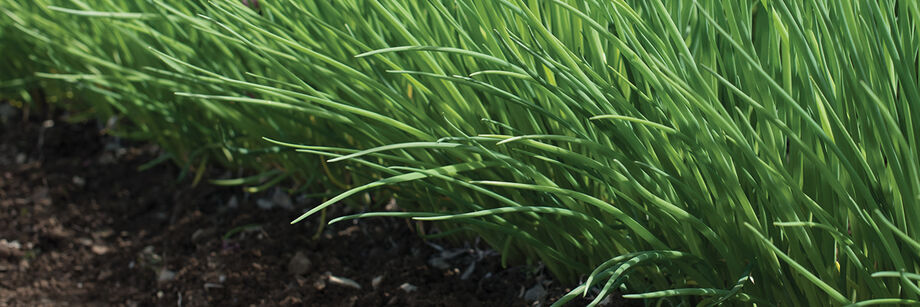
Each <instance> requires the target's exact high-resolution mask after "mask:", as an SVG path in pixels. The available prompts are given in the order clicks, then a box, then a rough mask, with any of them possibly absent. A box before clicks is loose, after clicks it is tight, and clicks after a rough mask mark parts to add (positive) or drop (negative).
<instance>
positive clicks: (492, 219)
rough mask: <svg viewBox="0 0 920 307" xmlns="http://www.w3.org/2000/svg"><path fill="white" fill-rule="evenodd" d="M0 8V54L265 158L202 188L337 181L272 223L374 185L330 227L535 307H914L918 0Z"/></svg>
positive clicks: (165, 136) (176, 138) (168, 135)
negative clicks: (412, 242) (439, 245)
mask: <svg viewBox="0 0 920 307" xmlns="http://www.w3.org/2000/svg"><path fill="white" fill-rule="evenodd" d="M0 3H2V4H3V5H0V13H2V14H3V15H4V16H3V18H0V29H3V32H2V33H0V39H2V42H3V47H2V48H3V50H4V52H13V53H16V54H17V55H15V56H7V57H6V58H8V60H6V61H7V62H5V63H3V64H2V65H3V66H0V67H18V66H17V65H19V66H23V65H26V66H28V67H30V68H32V69H34V70H35V72H36V73H35V74H34V76H35V77H37V78H41V79H54V80H64V81H66V82H70V83H71V84H72V85H73V88H75V89H78V90H81V93H82V95H85V97H87V99H88V100H90V101H91V102H92V107H91V109H90V111H91V112H94V114H98V115H99V116H111V115H115V114H117V115H118V116H121V117H123V118H125V119H126V120H128V121H130V122H131V123H133V128H134V129H131V130H128V132H122V133H125V134H128V135H130V136H135V137H139V138H144V139H149V140H154V141H156V142H158V143H160V144H162V145H163V147H164V148H166V149H167V150H168V152H169V153H170V156H167V158H170V159H172V160H173V161H175V162H177V163H179V164H181V165H184V166H188V167H189V168H190V169H196V170H198V171H201V170H203V169H204V167H205V166H206V165H208V164H209V163H210V162H216V163H219V164H223V165H224V166H230V167H245V168H249V169H253V170H257V171H263V172H264V173H262V174H261V175H258V176H254V177H249V178H242V179H238V180H231V181H218V182H219V183H220V182H224V183H227V182H236V183H253V182H261V181H260V180H263V179H270V180H269V181H268V182H269V183H276V182H279V181H281V180H285V179H292V180H294V182H297V183H300V184H302V185H306V184H307V183H310V182H312V180H313V179H317V178H320V177H322V178H325V179H324V180H320V181H319V184H321V185H325V187H326V189H330V190H335V191H339V192H341V193H340V194H338V195H337V196H335V197H331V198H329V199H328V200H326V201H325V202H323V203H322V204H320V205H318V206H316V207H314V208H312V209H310V210H309V211H307V212H306V213H305V214H304V215H303V216H299V217H297V218H296V219H295V220H294V221H295V222H297V221H300V220H302V219H304V218H308V217H310V216H312V215H314V214H316V213H321V212H324V209H325V208H327V207H328V206H331V205H335V204H337V203H339V202H340V201H343V200H345V199H347V198H348V197H350V196H352V195H356V194H360V193H366V192H374V193H381V194H380V195H394V196H396V197H399V198H402V199H405V200H406V201H404V202H403V204H405V206H404V207H405V208H408V209H409V210H410V211H406V212H373V211H369V212H366V213H362V214H357V215H352V216H344V217H337V218H335V219H333V220H331V221H330V222H339V221H343V220H348V219H355V218H362V217H401V218H411V219H415V220H421V221H436V222H437V223H438V225H441V226H442V228H443V229H450V230H449V231H447V232H446V233H447V234H453V233H463V232H469V233H471V234H475V235H478V236H480V237H482V238H483V239H484V240H485V241H487V242H488V243H489V244H491V245H492V246H494V247H495V248H496V249H498V250H500V251H501V252H502V257H503V260H504V259H506V258H507V259H530V260H539V261H542V262H543V263H545V264H546V265H547V267H548V268H549V269H550V270H551V271H552V272H553V273H554V274H555V275H556V276H557V277H558V278H560V279H563V280H566V281H569V282H574V281H576V280H581V281H582V284H581V286H579V287H577V288H575V289H574V290H572V292H570V293H569V294H568V295H566V296H565V297H563V298H562V299H561V300H560V301H559V302H558V304H560V305H561V304H564V303H565V302H567V301H569V300H571V299H572V298H574V297H577V296H581V295H593V296H595V297H596V298H597V299H595V300H594V302H592V304H595V303H597V302H599V301H600V300H601V299H602V298H603V297H604V296H606V295H607V294H609V293H611V292H612V291H617V292H624V293H628V294H626V295H624V297H627V298H631V299H641V300H643V301H644V302H646V303H648V304H656V303H670V304H671V305H678V304H684V303H699V304H703V305H706V304H722V303H727V304H737V305H750V304H756V305H782V306H826V305H848V304H857V305H871V304H916V303H918V301H917V298H918V296H920V287H918V285H917V281H918V280H920V266H918V265H920V243H918V242H917V240H918V238H920V228H918V227H917V226H916V225H920V206H918V203H920V172H918V168H920V159H918V154H920V150H918V148H920V147H918V146H917V142H918V141H920V136H918V135H917V134H918V131H920V122H918V120H917V119H914V118H913V114H914V113H917V109H918V107H920V106H918V101H920V92H918V86H920V84H918V74H917V72H918V68H920V67H918V65H920V64H918V49H920V41H918V35H917V34H918V30H920V28H918V27H920V24H918V18H920V4H918V3H917V2H913V1H894V0H881V1H823V0H805V1H783V0H771V1H714V0H695V1H661V0H652V1H631V0H614V1H595V0H586V1H564V0H495V1H491V0H490V1H472V0H453V1H448V0H425V1H394V0H343V1H293V0H290V1H286V0H275V1H259V2H256V1H252V4H253V5H256V3H257V5H258V11H255V10H253V9H252V8H251V7H250V6H248V5H249V4H250V3H249V1H242V2H240V1H209V2H205V1H183V2H168V1H162V0H147V1H139V0H135V1H129V0H102V1H95V2H94V3H92V5H90V4H88V3H85V2H82V1H77V0H71V1H65V0H36V1H32V2H21V1H12V0H0ZM20 44H21V45H22V46H27V49H26V48H19V49H17V47H11V45H17V46H18V45H20ZM7 50H12V51H7ZM23 63H25V64H23ZM17 80H18V79H17ZM23 80H25V79H23ZM8 83H9V82H7V83H3V84H8ZM317 174H318V175H317ZM263 181H264V180H263ZM381 197H383V196H381ZM372 209H373V208H372ZM580 278H581V279H580Z"/></svg>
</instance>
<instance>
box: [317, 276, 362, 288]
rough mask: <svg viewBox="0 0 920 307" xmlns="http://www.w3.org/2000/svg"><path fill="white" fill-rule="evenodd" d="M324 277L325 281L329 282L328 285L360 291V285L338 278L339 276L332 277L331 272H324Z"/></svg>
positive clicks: (347, 279)
mask: <svg viewBox="0 0 920 307" xmlns="http://www.w3.org/2000/svg"><path fill="white" fill-rule="evenodd" d="M325 275H326V279H328V280H329V283H331V284H333V285H339V286H343V287H350V288H355V289H358V290H361V285H360V284H358V283H357V282H355V281H354V280H351V279H349V278H345V277H339V276H335V275H332V273H331V272H326V274H325Z"/></svg>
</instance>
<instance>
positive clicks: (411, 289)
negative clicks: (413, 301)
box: [399, 283, 418, 293]
mask: <svg viewBox="0 0 920 307" xmlns="http://www.w3.org/2000/svg"><path fill="white" fill-rule="evenodd" d="M399 289H400V290H403V291H406V293H412V292H415V290H418V287H416V286H414V285H412V284H410V283H403V284H402V285H399Z"/></svg>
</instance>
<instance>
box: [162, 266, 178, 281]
mask: <svg viewBox="0 0 920 307" xmlns="http://www.w3.org/2000/svg"><path fill="white" fill-rule="evenodd" d="M175 277H176V272H173V271H170V270H167V269H166V268H162V269H160V273H159V274H157V282H167V281H170V280H172V279H173V278H175Z"/></svg>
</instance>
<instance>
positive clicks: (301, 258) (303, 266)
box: [287, 252, 313, 275]
mask: <svg viewBox="0 0 920 307" xmlns="http://www.w3.org/2000/svg"><path fill="white" fill-rule="evenodd" d="M312 265H313V263H311V262H310V259H309V258H307V256H306V255H304V254H303V252H297V254H294V256H293V257H291V261H290V262H288V267H287V269H288V272H290V273H291V274H294V275H304V274H306V273H307V272H309V271H310V267H311V266H312Z"/></svg>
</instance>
